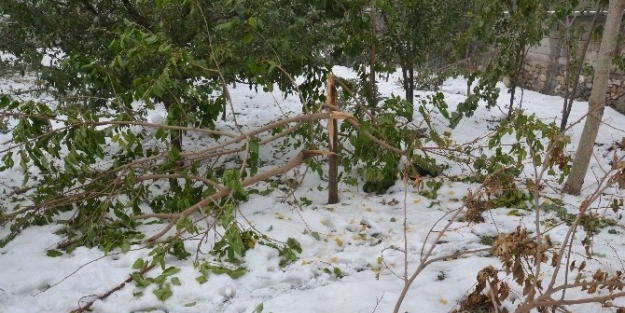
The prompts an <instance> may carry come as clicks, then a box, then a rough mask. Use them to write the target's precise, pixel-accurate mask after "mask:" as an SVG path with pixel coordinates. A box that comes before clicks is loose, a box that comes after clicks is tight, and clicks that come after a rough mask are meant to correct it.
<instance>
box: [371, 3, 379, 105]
mask: <svg viewBox="0 0 625 313" xmlns="http://www.w3.org/2000/svg"><path fill="white" fill-rule="evenodd" d="M377 13H378V9H377V7H376V5H375V0H372V1H371V23H372V27H371V38H372V40H371V43H370V44H369V87H370V90H369V91H370V92H371V99H370V101H369V105H370V106H371V107H372V108H373V107H376V106H377V104H378V90H377V89H378V88H377V85H376V83H375V74H376V72H375V63H376V51H375V44H376V43H375V41H376V36H377V30H376V26H377V25H376V23H377V15H378V14H377Z"/></svg>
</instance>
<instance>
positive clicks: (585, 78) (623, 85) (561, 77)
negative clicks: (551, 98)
mask: <svg viewBox="0 0 625 313" xmlns="http://www.w3.org/2000/svg"><path fill="white" fill-rule="evenodd" d="M592 19H593V16H592V15H583V16H578V17H576V18H575V20H574V22H573V25H574V26H573V27H584V28H585V29H586V33H585V34H584V35H583V36H582V37H581V38H582V40H579V41H577V45H578V47H579V50H578V51H579V53H581V50H582V47H583V45H584V43H585V42H584V40H583V39H585V38H588V31H589V29H590V25H591V22H592ZM603 23H605V15H602V16H600V17H599V20H598V25H603ZM563 27H564V26H563V25H560V29H558V30H555V31H554V32H553V33H552V34H551V35H550V36H549V37H546V38H543V40H542V41H541V43H540V45H539V46H537V47H532V48H530V49H529V51H528V53H527V56H526V59H525V65H524V67H523V70H522V76H521V79H520V85H521V86H522V87H524V88H526V89H530V90H535V91H539V92H542V93H545V94H550V95H559V96H565V94H566V84H565V82H566V77H567V72H568V68H567V60H566V56H567V54H568V51H567V44H566V42H565V36H564V34H563V32H564V31H565V30H564V29H563ZM621 32H623V31H621ZM561 37H562V38H561ZM599 46H600V41H595V40H592V39H591V42H590V44H589V46H588V51H587V53H586V58H585V60H584V66H583V69H582V72H581V75H579V76H578V77H576V78H575V77H571V78H570V81H573V80H574V79H577V80H578V82H579V86H578V90H577V93H576V94H575V98H577V99H582V100H588V98H589V97H590V92H591V90H592V84H593V67H594V65H595V62H596V60H597V56H598V53H599ZM617 52H618V54H625V45H624V44H623V43H622V42H620V43H619V44H618V46H617ZM578 58H579V57H578ZM570 86H572V84H571V85H570ZM624 94H625V75H624V73H622V72H620V71H618V70H616V68H614V70H613V71H612V72H611V73H610V81H609V83H608V92H607V93H606V101H607V103H608V105H611V106H613V107H615V108H617V109H619V110H620V111H621V112H623V113H625V96H623V95H624Z"/></svg>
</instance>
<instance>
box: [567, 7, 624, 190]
mask: <svg viewBox="0 0 625 313" xmlns="http://www.w3.org/2000/svg"><path fill="white" fill-rule="evenodd" d="M623 9H625V1H623V0H610V4H609V6H608V17H607V19H606V22H605V28H604V31H603V39H602V40H601V47H600V48H599V56H598V58H597V65H596V67H595V78H594V83H593V87H592V93H591V94H590V100H589V101H588V116H587V118H586V123H584V130H583V131H582V136H581V137H580V140H579V144H578V146H577V152H576V153H575V159H574V161H573V167H572V168H571V175H570V176H569V177H568V179H567V180H566V183H565V184H564V188H563V190H562V192H564V193H567V194H571V195H579V194H580V192H581V189H582V185H583V184H584V178H585V177H586V172H587V171H588V165H589V164H590V158H591V156H592V151H593V147H594V142H595V139H596V138H597V133H598V132H599V126H600V125H601V118H602V117H603V111H604V109H605V93H606V89H607V86H608V78H609V75H610V69H611V67H612V58H614V50H615V49H616V42H617V38H618V35H619V30H620V26H621V19H622V15H623Z"/></svg>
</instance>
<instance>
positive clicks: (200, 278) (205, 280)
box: [195, 276, 208, 284]
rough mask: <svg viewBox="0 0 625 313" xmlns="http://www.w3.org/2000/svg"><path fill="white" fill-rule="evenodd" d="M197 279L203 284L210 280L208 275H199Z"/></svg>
mask: <svg viewBox="0 0 625 313" xmlns="http://www.w3.org/2000/svg"><path fill="white" fill-rule="evenodd" d="M195 280H196V281H197V282H198V283H200V284H203V283H205V282H207V281H208V277H206V276H198V277H196V278H195Z"/></svg>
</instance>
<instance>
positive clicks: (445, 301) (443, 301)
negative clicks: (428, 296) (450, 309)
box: [438, 298, 449, 305]
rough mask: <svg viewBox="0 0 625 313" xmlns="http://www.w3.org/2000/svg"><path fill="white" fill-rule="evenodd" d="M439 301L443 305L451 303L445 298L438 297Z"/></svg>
mask: <svg viewBox="0 0 625 313" xmlns="http://www.w3.org/2000/svg"><path fill="white" fill-rule="evenodd" d="M438 302H440V303H441V304H442V305H447V303H449V301H447V300H445V299H442V298H441V299H438Z"/></svg>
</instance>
